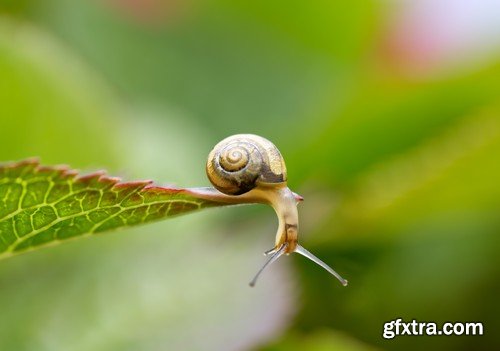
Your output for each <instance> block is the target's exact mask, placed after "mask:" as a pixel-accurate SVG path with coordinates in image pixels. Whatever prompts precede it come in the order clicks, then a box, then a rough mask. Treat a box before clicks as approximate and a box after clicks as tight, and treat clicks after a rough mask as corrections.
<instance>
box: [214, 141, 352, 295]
mask: <svg viewBox="0 0 500 351" xmlns="http://www.w3.org/2000/svg"><path fill="white" fill-rule="evenodd" d="M206 173H207V176H208V179H209V180H210V182H211V183H212V185H213V186H214V188H215V189H216V190H215V189H213V190H211V189H205V193H206V198H208V199H210V198H212V199H215V198H217V200H218V201H226V202H228V203H267V204H270V205H271V206H272V207H273V208H274V210H275V211H276V214H277V215H278V220H279V225H278V231H277V233H276V240H275V246H274V248H273V249H271V250H269V251H267V252H266V255H270V258H269V259H268V261H267V262H266V263H265V264H264V265H263V267H262V268H261V269H260V270H259V272H258V273H257V275H256V276H255V278H254V279H253V280H252V281H251V282H250V285H251V286H253V285H255V282H256V281H257V278H258V277H259V275H260V274H261V273H262V271H263V270H264V269H265V268H266V267H267V266H268V265H269V264H271V263H272V262H274V261H276V260H277V259H278V258H279V257H281V256H282V255H283V254H290V253H293V252H297V253H299V254H301V255H303V256H305V257H307V258H309V259H310V260H312V261H314V262H315V263H317V264H319V265H320V266H322V267H323V268H325V269H326V270H327V271H328V272H330V273H331V274H332V275H334V276H335V277H337V279H339V281H340V282H341V283H342V284H343V285H347V281H346V280H345V279H343V278H342V277H340V275H338V274H337V273H336V272H335V271H334V270H333V269H332V268H330V267H329V266H328V265H327V264H326V263H324V262H323V261H321V260H320V259H319V258H317V257H316V256H314V255H313V254H311V253H310V252H309V251H307V250H306V249H304V248H303V247H302V246H301V245H299V244H298V230H299V224H298V211H297V203H298V202H300V201H302V197H301V196H299V195H297V194H295V193H294V192H292V191H291V190H290V189H289V188H288V186H287V172H286V166H285V162H284V160H283V157H282V156H281V153H280V152H279V150H278V148H277V147H276V146H275V145H274V144H273V143H272V142H270V141H269V140H267V139H265V138H263V137H260V136H258V135H254V134H236V135H233V136H230V137H227V138H225V139H224V140H222V141H221V142H219V143H218V144H217V145H215V147H214V148H213V150H212V151H211V152H210V154H209V155H208V160H207V165H206Z"/></svg>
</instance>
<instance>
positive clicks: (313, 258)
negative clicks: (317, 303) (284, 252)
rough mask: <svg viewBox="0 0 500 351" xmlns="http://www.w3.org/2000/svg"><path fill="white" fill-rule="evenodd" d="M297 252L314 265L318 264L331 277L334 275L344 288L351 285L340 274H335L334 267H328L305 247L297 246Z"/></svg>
mask: <svg viewBox="0 0 500 351" xmlns="http://www.w3.org/2000/svg"><path fill="white" fill-rule="evenodd" d="M295 252H296V253H299V254H301V255H302V256H304V257H307V258H308V259H310V260H311V261H313V262H314V263H316V264H318V265H320V266H321V267H323V268H324V269H325V270H327V271H328V272H329V273H330V274H331V275H333V276H334V277H335V278H337V279H338V280H339V282H340V283H341V284H342V285H343V286H347V284H348V283H349V282H348V281H347V280H345V279H344V278H342V277H341V276H340V274H338V273H337V272H335V271H334V270H333V268H332V267H330V266H329V265H327V264H326V263H325V262H323V261H321V260H320V259H319V258H317V257H316V256H314V255H313V254H312V253H310V252H309V251H307V250H306V249H305V248H304V247H302V246H300V245H297V247H296V248H295Z"/></svg>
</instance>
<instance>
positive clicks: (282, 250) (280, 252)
mask: <svg viewBox="0 0 500 351" xmlns="http://www.w3.org/2000/svg"><path fill="white" fill-rule="evenodd" d="M285 249H286V243H285V244H283V245H281V247H280V249H279V250H278V251H276V252H275V253H273V254H272V255H271V257H269V259H268V260H267V261H266V263H264V265H263V266H262V268H261V269H259V271H258V272H257V274H256V275H255V277H254V278H253V279H252V281H251V282H250V283H249V285H250V286H251V287H254V286H255V283H257V279H259V276H260V274H261V273H262V272H263V271H264V269H266V267H267V266H269V265H270V264H271V263H273V262H275V261H276V260H277V259H278V258H280V257H281V256H283V254H284V253H285Z"/></svg>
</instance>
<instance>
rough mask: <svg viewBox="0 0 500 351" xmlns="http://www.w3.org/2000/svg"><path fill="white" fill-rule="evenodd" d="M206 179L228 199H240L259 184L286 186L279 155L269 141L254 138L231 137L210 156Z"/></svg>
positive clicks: (250, 136)
mask: <svg viewBox="0 0 500 351" xmlns="http://www.w3.org/2000/svg"><path fill="white" fill-rule="evenodd" d="M206 170H207V176H208V179H209V180H210V182H211V183H212V184H213V186H214V187H215V188H216V189H218V190H219V191H221V192H223V193H225V194H228V195H240V194H243V193H246V192H248V191H250V190H251V189H253V188H255V187H256V186H258V185H259V184H274V183H284V182H286V167H285V163H284V161H283V158H282V157H281V154H280V152H279V151H278V149H277V148H276V146H274V144H272V143H271V142H270V141H269V140H267V139H264V138H262V137H260V136H257V135H253V134H237V135H233V136H230V137H228V138H226V139H224V140H222V141H221V142H220V143H218V144H217V145H216V146H215V147H214V149H213V150H212V151H211V152H210V154H209V156H208V161H207V169H206Z"/></svg>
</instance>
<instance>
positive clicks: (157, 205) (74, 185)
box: [0, 159, 227, 258]
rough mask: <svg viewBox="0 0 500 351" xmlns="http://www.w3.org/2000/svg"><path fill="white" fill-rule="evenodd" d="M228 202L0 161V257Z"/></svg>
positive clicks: (30, 163) (192, 192)
mask: <svg viewBox="0 0 500 351" xmlns="http://www.w3.org/2000/svg"><path fill="white" fill-rule="evenodd" d="M223 205H227V203H224V202H218V201H216V200H215V201H214V200H207V199H203V198H202V197H200V196H199V194H198V196H197V193H196V190H194V189H181V188H171V187H168V188H167V187H158V186H154V185H153V184H152V181H135V182H120V179H119V178H113V177H108V176H106V175H105V174H104V172H95V173H92V174H88V175H85V176H79V175H78V173H77V172H76V171H74V170H71V169H69V168H68V167H67V166H56V167H44V166H41V165H40V164H39V162H38V161H37V160H33V159H30V160H25V161H21V162H14V163H7V164H3V165H0V258H4V257H8V256H11V255H13V254H16V253H19V252H22V251H26V250H29V249H33V248H36V247H39V246H43V245H48V244H55V243H57V242H60V241H62V240H66V239H69V238H74V237H78V236H83V235H87V234H93V233H100V232H104V231H107V230H111V229H116V228H120V227H127V226H132V225H136V224H142V223H146V222H150V221H154V220H158V219H161V218H167V217H172V216H175V215H179V214H183V213H188V212H192V211H195V210H199V209H201V208H205V207H213V206H223Z"/></svg>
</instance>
